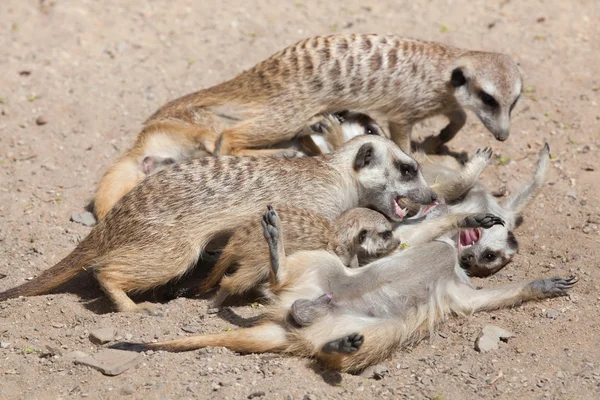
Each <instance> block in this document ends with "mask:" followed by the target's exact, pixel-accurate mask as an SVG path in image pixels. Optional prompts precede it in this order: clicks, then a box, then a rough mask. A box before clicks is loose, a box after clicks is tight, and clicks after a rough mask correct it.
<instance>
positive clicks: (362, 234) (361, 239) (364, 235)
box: [358, 229, 367, 243]
mask: <svg viewBox="0 0 600 400" xmlns="http://www.w3.org/2000/svg"><path fill="white" fill-rule="evenodd" d="M366 238H367V231H366V230H364V229H363V230H362V231H360V232H359V234H358V243H364V241H365V239H366Z"/></svg>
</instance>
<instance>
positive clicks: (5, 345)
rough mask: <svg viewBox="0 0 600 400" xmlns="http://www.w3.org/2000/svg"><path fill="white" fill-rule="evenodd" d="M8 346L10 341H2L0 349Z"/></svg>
mask: <svg viewBox="0 0 600 400" xmlns="http://www.w3.org/2000/svg"><path fill="white" fill-rule="evenodd" d="M8 346H10V343H9V342H0V349H8Z"/></svg>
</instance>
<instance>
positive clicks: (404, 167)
mask: <svg viewBox="0 0 600 400" xmlns="http://www.w3.org/2000/svg"><path fill="white" fill-rule="evenodd" d="M394 166H395V167H396V169H397V170H398V171H400V173H401V174H402V176H403V177H405V178H407V179H412V178H414V177H416V176H417V167H415V166H414V165H412V164H407V163H403V162H402V161H399V160H396V161H394Z"/></svg>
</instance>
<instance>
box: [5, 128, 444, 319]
mask: <svg viewBox="0 0 600 400" xmlns="http://www.w3.org/2000/svg"><path fill="white" fill-rule="evenodd" d="M402 165H405V166H406V167H409V166H410V168H414V171H415V174H414V175H410V176H405V175H403V174H402V172H401V170H400V169H399V167H398V166H402ZM416 168H417V164H416V163H415V162H414V160H413V159H412V158H410V157H409V156H408V155H406V154H405V153H403V152H402V151H401V150H400V149H399V148H398V147H397V146H396V145H395V144H394V143H392V142H391V141H389V140H387V139H385V138H381V137H378V136H363V137H359V138H355V139H354V140H352V141H350V142H348V143H347V144H346V145H344V146H343V147H342V148H341V149H340V150H338V151H337V152H335V153H332V154H330V155H325V156H320V157H310V158H296V159H276V158H270V157H221V158H211V157H204V158H201V159H198V160H195V161H191V162H188V163H183V164H176V165H173V166H171V167H170V168H166V169H164V170H162V171H159V172H157V173H156V174H154V175H151V176H150V177H148V178H147V179H145V180H144V181H143V183H142V184H140V185H138V186H136V187H135V189H134V190H132V191H131V192H130V193H128V194H127V195H126V196H125V197H123V199H122V200H121V201H120V202H119V203H117V205H116V206H115V207H114V208H113V209H112V210H111V211H110V212H109V213H108V214H107V216H106V218H104V219H102V220H101V221H100V223H99V224H98V225H96V226H95V227H94V228H93V229H92V231H91V232H90V234H89V236H88V238H86V239H85V240H84V241H82V242H81V243H80V244H79V246H78V247H77V248H76V250H75V252H78V253H82V254H86V259H85V260H83V261H84V262H83V263H82V264H79V263H73V264H71V265H69V266H68V268H73V270H74V271H79V270H80V269H81V268H91V269H92V270H93V271H94V273H95V276H96V278H97V279H98V281H99V282H100V284H101V286H102V288H103V289H104V291H105V292H106V294H107V295H108V296H109V297H110V299H111V300H112V301H113V303H114V304H115V306H116V308H117V309H118V310H120V311H143V310H144V309H143V308H140V307H138V306H137V305H136V304H135V303H134V302H133V301H132V300H131V299H130V298H129V297H128V296H127V293H131V292H139V291H145V290H150V289H152V288H155V287H157V286H160V285H163V284H165V283H167V282H169V281H171V280H173V279H178V278H181V277H182V276H183V275H184V274H185V273H186V272H188V270H189V269H190V267H191V266H192V265H194V264H195V263H196V262H197V261H198V259H199V258H200V257H201V255H202V252H203V250H204V248H205V247H206V246H207V244H209V243H210V242H211V241H212V240H213V239H215V238H218V237H221V236H224V235H225V236H228V235H231V234H232V233H233V232H234V231H235V229H237V228H238V227H239V224H240V221H244V220H245V219H246V218H249V217H252V216H254V215H258V214H259V213H260V212H261V211H262V209H263V208H264V207H265V205H267V204H274V205H276V206H284V205H287V204H294V205H295V206H298V207H300V208H303V209H306V210H309V211H313V212H319V213H321V214H322V215H323V216H324V217H325V218H330V219H333V218H336V217H337V216H339V215H340V214H341V213H342V212H344V211H346V210H348V209H350V208H354V207H358V206H363V207H364V206H369V207H373V208H375V209H377V210H379V211H381V212H382V213H384V214H385V215H386V216H387V217H388V218H390V219H396V220H397V219H398V217H397V216H395V213H394V204H395V202H396V199H397V198H398V196H400V197H409V198H411V199H413V200H416V201H420V202H422V203H424V204H426V203H430V202H431V201H433V200H435V196H434V193H433V192H432V191H431V189H429V187H428V186H427V184H426V183H425V180H424V179H423V177H422V175H421V174H420V173H418V170H417V169H416ZM382 185H383V186H385V187H383V186H382ZM62 267H63V266H62V264H59V265H56V266H55V267H53V268H51V269H50V271H55V270H56V269H60V268H62ZM43 276H44V279H46V277H48V276H50V278H49V281H48V282H46V283H44V285H45V287H55V286H56V284H58V283H60V282H58V280H54V275H53V272H49V273H48V274H45V275H43ZM24 294H26V295H27V294H29V293H24ZM34 294H35V293H34ZM4 297H6V296H4Z"/></svg>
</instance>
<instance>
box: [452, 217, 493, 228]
mask: <svg viewBox="0 0 600 400" xmlns="http://www.w3.org/2000/svg"><path fill="white" fill-rule="evenodd" d="M458 225H459V228H484V229H489V228H491V227H492V226H494V225H502V226H504V220H503V219H502V218H500V217H497V216H495V215H494V214H475V215H469V216H468V217H465V218H464V219H463V220H462V221H460V223H459V224H458Z"/></svg>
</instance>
